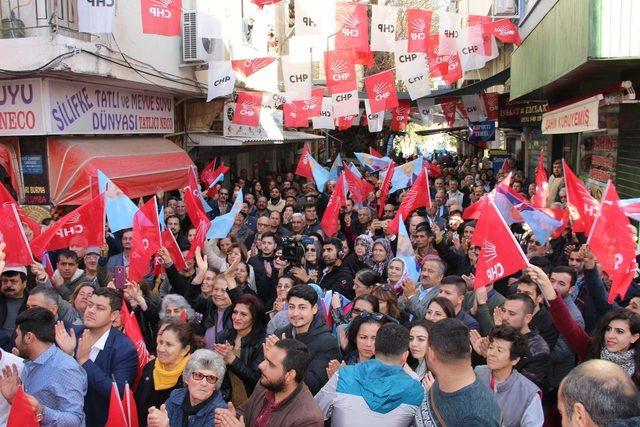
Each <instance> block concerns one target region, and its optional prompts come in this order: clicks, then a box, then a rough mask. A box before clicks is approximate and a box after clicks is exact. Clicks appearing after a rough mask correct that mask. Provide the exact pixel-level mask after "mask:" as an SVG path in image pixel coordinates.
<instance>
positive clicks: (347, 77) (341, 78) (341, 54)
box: [324, 50, 357, 95]
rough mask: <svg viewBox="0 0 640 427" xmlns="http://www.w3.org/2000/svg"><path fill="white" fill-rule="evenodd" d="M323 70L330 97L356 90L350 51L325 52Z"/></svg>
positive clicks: (354, 70)
mask: <svg viewBox="0 0 640 427" xmlns="http://www.w3.org/2000/svg"><path fill="white" fill-rule="evenodd" d="M324 70H325V74H326V76H327V87H328V88H329V93H331V94H332V95H333V94H336V93H344V92H351V91H354V90H356V88H357V87H356V65H355V61H354V58H353V52H352V51H351V50H334V51H330V52H325V53H324Z"/></svg>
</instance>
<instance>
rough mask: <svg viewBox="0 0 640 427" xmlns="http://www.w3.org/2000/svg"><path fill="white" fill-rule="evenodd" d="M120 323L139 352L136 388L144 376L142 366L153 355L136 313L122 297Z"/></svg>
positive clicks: (134, 386)
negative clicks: (131, 310) (132, 311)
mask: <svg viewBox="0 0 640 427" xmlns="http://www.w3.org/2000/svg"><path fill="white" fill-rule="evenodd" d="M120 323H121V324H122V332H124V334H125V335H126V336H127V337H128V338H129V339H130V340H131V342H132V343H133V345H135V346H136V352H137V353H138V373H137V375H136V379H135V382H134V385H133V388H134V389H136V387H137V385H138V382H139V381H140V377H141V376H142V368H144V367H145V365H146V364H147V363H149V361H150V360H151V355H150V354H149V351H148V350H147V345H146V344H145V343H144V337H143V336H142V331H141V330H140V325H139V324H138V319H137V318H136V316H135V314H134V313H130V312H129V308H128V307H127V304H126V303H125V301H124V298H123V299H122V306H121V307H120Z"/></svg>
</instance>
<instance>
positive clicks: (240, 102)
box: [231, 92, 262, 127]
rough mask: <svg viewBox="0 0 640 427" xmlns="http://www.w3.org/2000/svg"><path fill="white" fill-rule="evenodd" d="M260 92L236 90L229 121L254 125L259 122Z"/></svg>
mask: <svg viewBox="0 0 640 427" xmlns="http://www.w3.org/2000/svg"><path fill="white" fill-rule="evenodd" d="M261 104H262V93H261V92H238V99H237V100H236V108H235V110H234V112H233V118H232V119H231V123H234V124H236V125H245V126H252V127H256V126H258V124H260V105H261Z"/></svg>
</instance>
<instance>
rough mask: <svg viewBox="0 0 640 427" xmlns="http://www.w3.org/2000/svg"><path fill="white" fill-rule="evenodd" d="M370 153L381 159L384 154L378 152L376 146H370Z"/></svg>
mask: <svg viewBox="0 0 640 427" xmlns="http://www.w3.org/2000/svg"><path fill="white" fill-rule="evenodd" d="M369 154H371V155H372V156H375V157H377V158H379V159H381V158H382V154H380V153H379V152H378V150H376V149H375V148H373V147H369Z"/></svg>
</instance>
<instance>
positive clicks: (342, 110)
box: [331, 90, 360, 118]
mask: <svg viewBox="0 0 640 427" xmlns="http://www.w3.org/2000/svg"><path fill="white" fill-rule="evenodd" d="M331 100H332V102H333V116H334V118H337V117H346V116H356V115H358V114H359V113H360V99H359V98H358V91H357V90H354V91H352V92H343V93H334V94H332V95H331Z"/></svg>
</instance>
